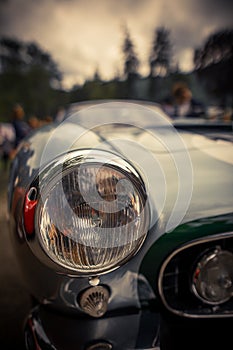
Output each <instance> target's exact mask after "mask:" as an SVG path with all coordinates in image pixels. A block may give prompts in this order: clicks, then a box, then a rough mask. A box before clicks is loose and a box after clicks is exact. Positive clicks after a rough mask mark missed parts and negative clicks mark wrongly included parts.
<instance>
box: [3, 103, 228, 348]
mask: <svg viewBox="0 0 233 350" xmlns="http://www.w3.org/2000/svg"><path fill="white" fill-rule="evenodd" d="M232 141H233V134H232V125H231V123H230V122H217V123H216V122H214V121H211V120H205V119H195V120H194V119H192V118H189V119H177V120H171V119H169V118H168V117H167V116H166V115H165V114H164V113H163V112H162V110H161V108H160V107H159V106H158V105H155V104H151V103H146V102H140V101H95V102H85V103H79V104H73V105H71V106H70V107H69V110H68V112H67V114H66V116H65V118H64V120H63V121H62V122H60V123H57V124H56V123H53V124H51V125H48V126H46V127H44V128H41V129H39V130H37V131H36V132H34V133H32V134H31V135H29V136H28V137H27V138H26V139H24V140H23V142H22V143H21V144H20V146H19V149H18V152H17V154H16V157H15V158H14V160H13V162H12V165H11V171H10V179H9V189H8V206H9V221H10V231H11V237H12V242H13V246H14V251H15V254H16V255H17V258H18V261H19V264H20V266H21V270H22V276H23V279H24V282H25V287H26V288H27V289H28V292H29V293H30V295H31V296H32V304H33V305H32V311H31V313H30V315H28V318H27V320H26V322H25V328H24V329H25V344H26V348H27V349H65V350H66V349H67V350H70V349H76V350H104V349H108V350H111V349H114V350H126V349H141V350H142V349H148V350H149V349H150V350H151V349H181V348H184V349H214V348H215V346H216V348H217V349H227V348H228V347H227V346H229V348H232V342H230V343H229V339H231V336H230V331H229V332H228V330H227V329H231V326H232V323H231V322H232V319H233V186H232V185H233V144H232ZM229 327H230V328H229ZM229 336H230V337H229Z"/></svg>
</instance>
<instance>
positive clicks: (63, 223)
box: [36, 152, 149, 274]
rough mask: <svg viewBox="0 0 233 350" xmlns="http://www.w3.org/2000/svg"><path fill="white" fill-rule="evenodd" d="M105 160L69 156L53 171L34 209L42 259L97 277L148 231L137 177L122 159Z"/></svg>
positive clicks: (118, 262)
mask: <svg viewBox="0 0 233 350" xmlns="http://www.w3.org/2000/svg"><path fill="white" fill-rule="evenodd" d="M107 158H108V160H107V162H106V163H103V159H104V157H103V153H102V152H99V153H98V152H97V153H96V154H95V155H93V154H91V155H90V156H88V155H86V156H85V157H82V156H80V155H78V156H76V157H74V155H72V156H70V157H69V159H68V160H66V161H65V162H64V163H63V166H62V171H58V170H56V167H54V168H53V169H52V170H50V173H52V174H53V176H52V178H51V179H50V181H49V183H47V185H46V181H47V180H46V181H44V182H45V184H43V185H42V190H41V198H40V200H39V203H38V207H37V213H36V220H37V223H38V225H37V227H39V232H38V236H39V240H40V243H41V245H42V247H43V249H44V250H45V252H46V253H47V255H49V257H50V258H51V259H52V260H54V261H55V262H56V263H58V264H60V265H62V266H64V267H66V268H70V269H72V270H75V271H78V272H80V273H84V274H96V273H102V272H104V271H107V270H110V269H113V268H116V267H117V266H119V265H121V264H122V263H124V262H125V261H127V260H128V259H129V258H130V257H131V256H132V255H134V254H135V253H136V252H137V251H138V249H139V248H140V246H141V244H142V243H143V241H144V239H145V237H146V233H147V230H148V224H149V214H148V210H147V209H146V194H145V188H144V184H143V182H142V180H141V178H140V176H139V175H138V174H137V172H136V171H135V170H134V168H132V167H131V166H130V165H129V164H128V163H127V162H125V161H123V160H122V159H121V158H119V157H116V156H113V155H112V158H113V159H109V155H108V157H107ZM46 177H47V178H48V177H49V174H48V173H47V175H46ZM42 183H43V181H42Z"/></svg>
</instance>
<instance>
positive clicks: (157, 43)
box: [149, 27, 172, 77]
mask: <svg viewBox="0 0 233 350" xmlns="http://www.w3.org/2000/svg"><path fill="white" fill-rule="evenodd" d="M171 57H172V46H171V43H170V32H169V31H168V30H167V29H166V28H164V27H160V28H156V29H155V32H154V40H153V43H152V49H151V54H150V58H149V64H150V75H151V76H152V77H155V76H166V75H167V74H168V73H169V71H170V68H171Z"/></svg>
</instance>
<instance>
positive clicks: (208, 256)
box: [191, 246, 233, 305]
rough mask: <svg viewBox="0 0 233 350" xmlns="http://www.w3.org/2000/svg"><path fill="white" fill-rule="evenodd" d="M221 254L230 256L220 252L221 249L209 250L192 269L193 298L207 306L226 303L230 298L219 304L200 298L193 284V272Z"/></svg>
mask: <svg viewBox="0 0 233 350" xmlns="http://www.w3.org/2000/svg"><path fill="white" fill-rule="evenodd" d="M222 253H227V254H231V255H232V253H231V252H230V251H227V250H222V249H221V247H218V246H216V247H215V249H211V250H209V251H207V252H206V253H205V254H203V255H202V256H201V257H200V258H199V260H198V262H197V263H196V265H195V267H194V272H193V275H192V282H191V289H192V292H193V293H194V294H195V296H196V297H197V298H198V299H200V300H201V301H202V302H203V303H205V304H208V305H221V304H223V303H225V302H227V301H228V300H230V299H231V297H232V296H228V297H227V298H225V299H223V300H222V301H220V302H219V301H210V300H208V299H206V298H204V297H203V296H201V295H200V293H199V292H198V290H197V286H196V283H195V271H196V269H197V268H199V269H200V270H201V269H202V268H203V267H205V266H206V265H207V264H208V262H209V261H211V260H213V259H215V258H216V257H218V256H219V255H220V254H222ZM232 256H233V255H232Z"/></svg>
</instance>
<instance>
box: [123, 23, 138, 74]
mask: <svg viewBox="0 0 233 350" xmlns="http://www.w3.org/2000/svg"><path fill="white" fill-rule="evenodd" d="M122 49H123V54H124V74H125V76H126V78H129V77H130V76H137V75H138V68H139V59H138V57H137V54H136V52H135V48H134V44H133V41H132V39H131V37H130V33H129V30H128V29H127V28H125V37H124V42H123V46H122Z"/></svg>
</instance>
